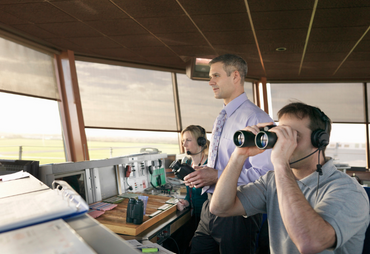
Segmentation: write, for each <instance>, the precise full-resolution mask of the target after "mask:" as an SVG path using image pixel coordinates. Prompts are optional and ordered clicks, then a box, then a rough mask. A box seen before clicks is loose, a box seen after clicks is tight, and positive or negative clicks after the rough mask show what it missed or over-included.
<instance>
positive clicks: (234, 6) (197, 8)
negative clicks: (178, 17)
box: [179, 0, 246, 16]
mask: <svg viewBox="0 0 370 254" xmlns="http://www.w3.org/2000/svg"><path fill="white" fill-rule="evenodd" d="M179 2H180V3H181V5H182V6H183V7H184V9H185V10H186V11H187V12H188V13H189V14H190V15H191V16H193V15H205V14H212V15H214V14H223V13H239V12H241V13H246V7H245V4H244V1H243V0H232V1H215V0H202V1H199V0H179Z"/></svg>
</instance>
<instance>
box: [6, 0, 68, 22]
mask: <svg viewBox="0 0 370 254" xmlns="http://www.w3.org/2000/svg"><path fill="white" fill-rule="evenodd" d="M1 9H2V10H3V11H5V12H7V13H9V14H12V15H13V16H15V17H17V18H19V19H24V20H27V21H29V22H31V23H36V24H38V23H54V22H69V21H75V19H74V18H73V17H71V16H70V15H68V14H66V13H65V12H63V11H61V10H59V9H58V8H56V7H54V6H53V5H51V4H50V3H45V2H43V3H24V4H9V5H3V6H2V7H1Z"/></svg>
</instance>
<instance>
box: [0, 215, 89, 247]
mask: <svg viewBox="0 0 370 254" xmlns="http://www.w3.org/2000/svg"><path fill="white" fill-rule="evenodd" d="M0 245H1V252H2V253H37V254H49V253H68V254H80V253H83V254H92V253H96V252H95V251H94V250H93V249H92V248H91V247H90V246H89V245H87V244H86V242H85V241H84V240H83V239H82V238H81V237H80V236H79V235H78V234H77V233H76V231H75V230H74V229H72V228H71V227H70V226H69V225H68V224H67V223H66V222H64V221H63V220H62V219H58V220H54V221H49V222H45V223H41V224H37V225H34V226H30V227H25V228H21V229H17V230H14V231H10V232H6V233H3V234H1V237H0Z"/></svg>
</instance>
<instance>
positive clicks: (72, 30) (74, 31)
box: [38, 22, 101, 38]
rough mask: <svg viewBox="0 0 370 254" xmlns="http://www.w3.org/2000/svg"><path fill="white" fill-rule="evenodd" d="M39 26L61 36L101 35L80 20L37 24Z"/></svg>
mask: <svg viewBox="0 0 370 254" xmlns="http://www.w3.org/2000/svg"><path fill="white" fill-rule="evenodd" d="M38 26H39V27H41V28H42V29H44V30H46V31H49V32H50V33H54V34H56V35H59V36H61V37H65V38H69V37H84V36H87V37H89V36H101V34H100V33H99V32H98V31H96V30H95V29H93V28H91V27H89V26H88V25H86V24H84V23H81V22H67V23H51V24H39V25H38Z"/></svg>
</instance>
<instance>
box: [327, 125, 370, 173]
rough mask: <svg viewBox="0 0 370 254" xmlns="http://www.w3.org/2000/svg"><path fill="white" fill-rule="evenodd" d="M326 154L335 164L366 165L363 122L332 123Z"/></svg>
mask: <svg viewBox="0 0 370 254" xmlns="http://www.w3.org/2000/svg"><path fill="white" fill-rule="evenodd" d="M326 156H330V157H332V158H333V159H334V162H335V163H337V164H348V165H350V166H353V167H366V128H365V124H335V123H334V124H332V131H331V134H330V143H329V145H328V146H327V148H326Z"/></svg>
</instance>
